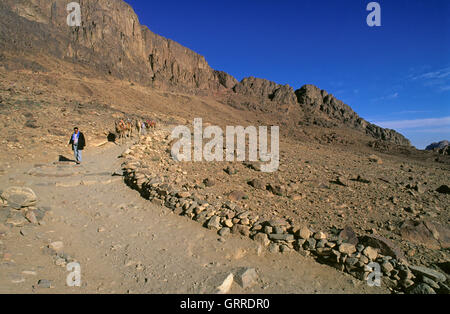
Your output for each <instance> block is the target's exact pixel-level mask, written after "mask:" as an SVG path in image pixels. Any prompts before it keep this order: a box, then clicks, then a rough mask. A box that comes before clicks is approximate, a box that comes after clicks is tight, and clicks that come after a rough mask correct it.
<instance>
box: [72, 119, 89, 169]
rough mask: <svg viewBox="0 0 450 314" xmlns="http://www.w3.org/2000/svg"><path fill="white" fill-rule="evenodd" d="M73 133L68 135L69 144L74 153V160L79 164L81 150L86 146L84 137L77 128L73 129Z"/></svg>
mask: <svg viewBox="0 0 450 314" xmlns="http://www.w3.org/2000/svg"><path fill="white" fill-rule="evenodd" d="M73 131H74V132H73V134H72V136H71V137H70V141H69V146H70V145H72V150H73V152H74V155H75V162H76V163H77V165H79V164H81V152H82V150H83V149H84V147H85V146H86V139H85V138H84V135H83V133H81V132H80V131H79V130H78V128H74V129H73Z"/></svg>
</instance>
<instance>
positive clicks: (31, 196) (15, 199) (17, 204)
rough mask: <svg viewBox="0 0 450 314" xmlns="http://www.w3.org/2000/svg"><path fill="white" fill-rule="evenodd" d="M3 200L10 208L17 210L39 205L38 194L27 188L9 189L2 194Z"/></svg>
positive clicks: (16, 187)
mask: <svg viewBox="0 0 450 314" xmlns="http://www.w3.org/2000/svg"><path fill="white" fill-rule="evenodd" d="M1 198H2V199H3V200H4V201H5V202H6V203H7V204H8V206H9V207H11V208H15V209H20V208H22V207H29V206H33V205H36V203H37V197H36V194H35V193H34V192H33V190H32V189H30V188H27V187H19V186H12V187H9V188H7V189H6V190H5V191H4V192H3V193H2V194H1Z"/></svg>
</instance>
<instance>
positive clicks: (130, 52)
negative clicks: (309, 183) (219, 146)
mask: <svg viewBox="0 0 450 314" xmlns="http://www.w3.org/2000/svg"><path fill="white" fill-rule="evenodd" d="M79 3H80V6H81V8H82V25H81V26H80V27H73V28H70V27H68V26H67V24H66V17H67V11H66V7H65V4H64V3H61V2H57V1H54V0H18V1H12V0H5V1H4V2H3V3H2V4H0V8H1V11H2V12H1V15H2V16H1V17H2V21H1V22H0V23H1V26H2V27H1V29H0V38H1V39H2V40H1V43H0V52H1V51H2V50H3V51H13V52H15V51H22V54H24V53H25V51H26V52H28V53H30V52H34V53H40V54H44V55H51V56H53V57H56V58H57V59H62V60H69V61H71V62H72V63H74V64H82V65H86V66H88V67H89V68H90V69H92V71H95V72H96V73H99V74H101V75H105V76H113V77H117V78H119V79H123V80H130V81H136V82H139V83H141V84H143V85H147V86H151V87H153V88H157V89H161V90H169V91H175V92H183V93H189V94H200V95H202V94H205V95H207V94H211V93H220V94H226V95H228V98H229V101H228V102H229V103H231V104H232V105H234V106H237V107H242V103H245V106H244V107H248V108H253V109H256V110H258V109H260V108H262V107H264V106H266V107H267V108H268V109H267V110H269V111H272V110H275V111H276V110H279V111H281V112H290V111H291V108H292V107H295V106H299V107H300V109H301V111H303V112H304V113H305V114H306V115H309V116H313V118H312V119H313V120H314V121H316V123H317V124H318V125H323V126H325V125H328V124H329V123H332V124H336V123H337V124H340V125H344V126H346V127H349V128H352V129H356V130H358V131H361V132H364V133H365V134H367V135H369V136H371V137H373V138H376V139H381V140H385V141H388V142H392V143H395V144H398V145H401V146H411V143H410V142H409V140H408V139H406V138H405V137H404V136H403V135H401V134H400V133H398V132H396V131H394V130H389V129H383V128H381V127H379V126H376V125H374V124H371V123H369V122H367V121H366V120H364V119H362V118H361V117H359V115H358V114H356V112H354V111H353V109H352V108H351V107H350V106H348V105H346V104H344V103H343V102H342V101H340V100H338V99H336V98H335V97H334V96H333V95H331V94H328V92H326V91H324V90H321V89H319V88H318V87H315V86H313V85H304V86H302V87H301V88H299V89H297V90H294V88H293V87H290V86H289V85H280V84H277V83H275V82H272V81H269V80H266V79H260V78H254V77H248V78H244V79H243V80H241V81H240V82H238V81H237V80H236V78H234V77H233V76H232V75H230V74H228V73H226V72H223V71H218V70H215V69H213V68H211V67H210V65H209V64H208V62H207V61H206V59H205V57H204V56H201V55H199V54H197V53H196V52H194V51H193V50H191V49H189V48H187V47H184V46H182V45H181V44H179V43H177V42H175V41H173V40H171V39H167V38H164V37H163V36H160V35H157V34H155V33H153V32H152V31H151V30H150V29H149V28H148V27H147V26H145V25H141V24H140V22H139V18H138V16H137V14H136V13H135V12H134V10H133V8H132V7H131V6H130V5H129V4H128V3H126V2H124V1H122V0H99V1H94V0H80V1H79ZM44 43H45V44H44ZM3 58H5V56H4V57H3ZM16 58H18V59H19V60H7V61H9V62H10V63H11V62H12V63H15V62H19V63H20V55H19V56H17V57H16ZM25 66H27V67H31V68H32V70H37V71H43V70H45V67H44V68H43V67H42V66H40V65H39V62H37V63H36V62H34V63H32V64H28V65H27V64H25ZM317 121H319V122H317Z"/></svg>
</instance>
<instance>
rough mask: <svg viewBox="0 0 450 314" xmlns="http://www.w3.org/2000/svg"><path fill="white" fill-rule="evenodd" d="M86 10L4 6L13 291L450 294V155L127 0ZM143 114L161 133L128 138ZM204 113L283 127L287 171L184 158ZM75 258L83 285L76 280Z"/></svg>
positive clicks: (0, 47)
mask: <svg viewBox="0 0 450 314" xmlns="http://www.w3.org/2000/svg"><path fill="white" fill-rule="evenodd" d="M80 4H81V5H82V6H84V7H85V8H87V10H85V11H87V12H89V13H88V14H85V15H84V17H83V18H84V20H83V23H84V24H83V26H82V27H77V28H69V27H67V25H65V11H64V7H59V5H58V4H57V3H56V2H53V1H50V0H48V1H47V0H46V1H37V0H36V1H35V0H21V1H9V0H6V1H2V3H1V4H0V130H1V132H0V143H1V145H2V150H1V151H0V190H1V191H2V192H5V191H8V189H11V188H12V187H18V188H17V189H16V190H15V192H14V193H9V194H8V193H6V194H4V193H3V194H2V204H0V273H1V276H0V292H1V293H31V292H38V293H49V292H50V293H85V292H93V293H95V292H99V293H127V292H128V293H211V292H214V291H215V289H216V288H217V287H218V285H219V283H222V282H223V279H224V275H228V274H230V273H234V275H235V284H233V285H232V287H231V288H230V289H229V290H228V292H234V293H389V292H395V293H405V292H406V293H444V294H448V293H449V291H450V290H449V275H450V268H449V261H450V258H449V254H450V252H449V247H450V229H449V221H450V216H449V204H450V191H449V188H448V186H449V185H450V182H449V181H448V177H449V170H450V156H449V155H448V154H447V152H448V150H444V151H439V150H435V151H420V150H417V149H415V148H414V147H412V146H411V145H410V143H409V141H408V140H407V139H406V138H405V137H403V136H402V135H401V134H399V133H397V132H395V131H393V130H387V129H383V128H381V127H378V126H375V125H372V124H370V123H369V122H367V121H365V120H364V119H363V118H361V117H359V116H358V115H357V114H356V113H355V112H354V111H353V110H352V109H351V108H350V106H348V105H346V104H344V103H343V102H341V101H340V100H338V99H336V98H335V97H334V96H333V95H331V94H328V93H327V92H326V91H324V90H321V89H320V88H318V87H315V86H312V85H304V86H303V87H300V88H299V89H297V90H294V88H292V87H290V86H282V85H278V84H276V83H274V82H270V81H267V80H264V79H257V78H253V77H250V78H246V79H244V80H242V81H241V82H238V81H237V80H235V79H234V78H233V77H231V76H230V75H228V74H226V73H224V72H220V71H216V70H213V69H211V68H210V67H209V65H208V64H207V63H206V61H205V59H204V58H203V57H202V56H199V55H197V54H196V53H195V52H193V51H191V50H189V49H187V48H185V47H182V46H181V45H179V44H177V43H175V42H173V41H170V40H167V39H165V38H163V37H160V36H158V35H156V34H153V33H152V32H151V31H150V30H148V29H147V28H146V27H144V26H140V24H139V21H138V19H137V16H136V15H135V14H134V12H133V11H132V9H131V7H129V6H128V5H126V4H125V3H124V2H123V1H119V0H101V1H90V0H89V1H87V0H86V1H80ZM99 12H101V15H102V16H104V17H107V18H103V19H101V18H99V16H100V15H99V14H100V13H99ZM119 20H120V21H122V22H123V23H118V22H117V21H119ZM119 34H120V35H119ZM105 51H107V52H108V53H105ZM126 118H132V119H136V118H138V119H141V120H145V119H152V120H155V121H156V122H157V128H156V129H154V130H149V133H148V135H146V136H143V137H142V138H140V139H138V138H137V137H135V138H133V139H128V140H127V141H126V143H125V144H123V145H119V144H118V143H113V139H114V136H115V134H114V133H115V129H114V122H115V121H117V120H118V119H126ZM194 118H202V119H203V122H204V124H205V125H206V124H209V125H218V126H220V127H225V126H227V125H230V126H238V125H242V126H252V125H254V126H271V125H278V126H279V127H280V137H281V138H280V167H279V169H278V171H276V172H274V173H264V172H261V171H260V166H261V164H260V163H259V162H253V163H250V162H176V161H175V160H173V158H172V156H171V154H170V149H171V145H172V144H173V141H172V139H171V138H170V134H171V131H172V129H173V128H174V127H175V126H177V125H186V126H188V127H192V122H193V119H194ZM75 126H78V127H79V128H80V130H81V131H82V132H83V133H84V134H85V135H86V137H87V143H88V147H87V149H86V151H85V152H84V158H85V162H83V164H82V165H81V166H76V165H75V164H74V163H73V162H71V159H72V158H73V157H72V152H71V149H70V147H68V141H69V136H70V135H71V133H72V130H73V127H75ZM25 188H31V189H32V191H34V193H35V194H36V195H35V196H32V195H31V196H30V193H28V192H26V191H27V190H26V189H25ZM136 190H137V191H136ZM27 193H28V194H27ZM11 194H12V195H13V196H11ZM24 195H27V197H26V199H25V200H24V199H23V197H24ZM17 198H18V199H19V200H17ZM27 201H29V203H27ZM18 203H19V204H18ZM208 229H209V230H208ZM55 242H62V243H56V244H55ZM61 245H62V246H63V247H61ZM70 261H77V262H79V263H80V265H81V267H82V271H83V285H82V287H81V288H69V287H67V286H66V284H65V276H66V274H67V271H66V270H65V268H64V267H65V265H66V264H67V263H69V262H70ZM370 262H377V263H379V264H380V265H381V268H382V273H383V276H382V285H381V287H379V288H378V287H374V288H370V287H368V285H367V283H366V279H367V276H368V274H369V273H370V272H369V271H368V270H367V265H368V264H369V263H370ZM242 268H248V269H256V273H257V275H258V278H257V279H255V280H254V282H253V284H252V285H251V286H249V287H247V286H246V285H245V284H242V282H240V279H239V276H238V275H237V274H238V273H239V269H242ZM222 277H223V278H222ZM40 280H41V282H40V283H38V282H39V281H40ZM239 282H240V284H238V283H239ZM48 287H51V288H50V290H49V289H48Z"/></svg>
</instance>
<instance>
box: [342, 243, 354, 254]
mask: <svg viewBox="0 0 450 314" xmlns="http://www.w3.org/2000/svg"><path fill="white" fill-rule="evenodd" d="M339 252H340V253H342V254H347V255H352V254H353V253H355V252H356V247H355V246H354V245H353V244H351V243H342V244H341V245H339Z"/></svg>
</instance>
